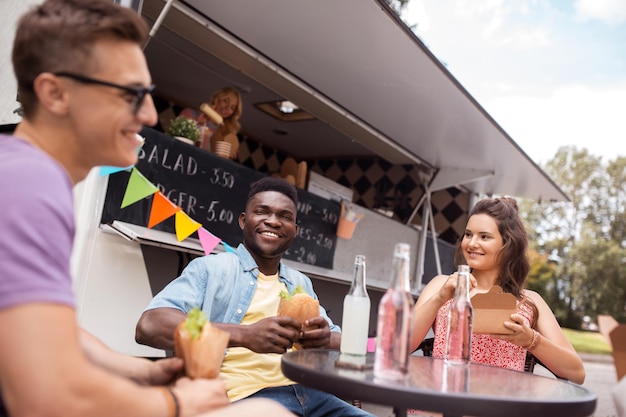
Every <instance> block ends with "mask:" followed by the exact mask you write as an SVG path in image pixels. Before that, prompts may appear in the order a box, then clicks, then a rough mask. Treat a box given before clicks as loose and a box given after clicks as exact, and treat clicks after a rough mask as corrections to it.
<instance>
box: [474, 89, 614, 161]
mask: <svg viewBox="0 0 626 417" xmlns="http://www.w3.org/2000/svg"><path fill="white" fill-rule="evenodd" d="M625 97H626V83H625V84H622V85H618V86H613V87H611V88H610V89H609V88H607V89H591V88H589V87H587V86H584V85H569V86H562V87H558V88H556V89H555V90H554V91H553V92H552V94H550V95H546V96H544V97H536V96H522V95H517V96H507V97H501V98H498V99H493V100H491V101H489V102H488V103H486V104H485V108H486V109H487V111H488V112H489V113H490V114H491V115H492V116H493V117H494V119H495V120H496V121H497V122H498V123H499V124H500V126H502V128H503V129H504V130H505V131H506V132H507V133H508V134H509V136H511V138H512V139H513V140H514V141H515V142H516V143H517V144H518V145H519V146H520V147H521V148H522V149H523V150H524V151H525V152H526V153H527V154H528V155H529V156H530V157H531V158H532V159H534V160H535V161H537V162H545V161H547V160H548V159H551V158H552V157H553V156H554V154H555V153H556V151H557V150H558V148H559V147H560V146H562V145H563V143H567V144H570V145H574V146H576V147H578V148H579V149H582V148H586V149H587V150H589V152H590V153H591V154H592V155H596V156H604V157H607V158H613V157H615V156H617V155H626V121H624V118H623V117H622V113H623V110H622V109H623V103H624V98H625Z"/></svg>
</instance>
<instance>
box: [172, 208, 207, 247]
mask: <svg viewBox="0 0 626 417" xmlns="http://www.w3.org/2000/svg"><path fill="white" fill-rule="evenodd" d="M201 227H202V225H201V224H200V223H198V222H197V221H195V220H194V219H192V218H191V217H189V216H188V215H187V213H185V212H184V211H182V210H179V211H177V212H176V237H177V238H178V241H179V242H182V241H183V240H185V239H187V238H188V237H189V235H191V234H192V233H193V232H195V231H196V230H198V229H199V228H201Z"/></svg>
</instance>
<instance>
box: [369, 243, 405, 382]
mask: <svg viewBox="0 0 626 417" xmlns="http://www.w3.org/2000/svg"><path fill="white" fill-rule="evenodd" d="M410 250H411V247H410V246H409V245H408V244H407V243H398V244H396V246H395V249H394V253H393V263H392V272H391V278H392V285H391V287H390V288H389V289H388V290H387V291H386V292H385V294H384V295H383V298H382V299H381V300H380V303H379V305H378V323H377V328H376V336H377V338H376V353H375V356H374V376H375V377H376V378H380V379H386V380H391V381H401V380H404V379H405V378H406V376H407V375H408V370H409V357H410V355H411V349H410V343H411V332H412V328H413V326H412V315H413V304H414V302H413V296H412V295H411V292H410V290H409V288H410V287H409V285H410V284H409V271H410V268H411V265H410V262H409V260H410Z"/></svg>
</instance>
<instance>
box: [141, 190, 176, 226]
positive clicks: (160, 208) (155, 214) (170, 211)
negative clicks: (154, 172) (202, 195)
mask: <svg viewBox="0 0 626 417" xmlns="http://www.w3.org/2000/svg"><path fill="white" fill-rule="evenodd" d="M179 210H181V208H180V207H178V206H177V205H176V204H174V203H172V202H171V201H170V200H168V199H167V197H165V195H164V194H163V193H162V192H161V191H157V192H156V193H154V198H153V199H152V208H151V209H150V219H149V220H148V229H151V228H153V227H154V226H156V225H157V224H159V223H161V222H162V221H163V220H165V219H168V218H170V217H172V216H173V215H174V213H176V212H177V211H179Z"/></svg>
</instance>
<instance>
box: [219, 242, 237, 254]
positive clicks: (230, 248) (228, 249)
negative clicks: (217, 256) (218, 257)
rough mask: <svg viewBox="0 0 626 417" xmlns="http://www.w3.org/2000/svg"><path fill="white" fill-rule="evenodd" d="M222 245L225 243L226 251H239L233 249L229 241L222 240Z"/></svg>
mask: <svg viewBox="0 0 626 417" xmlns="http://www.w3.org/2000/svg"><path fill="white" fill-rule="evenodd" d="M222 245H224V249H226V252H232V253H237V251H236V250H235V249H233V247H232V246H230V245H229V244H228V243H226V242H224V241H222Z"/></svg>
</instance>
